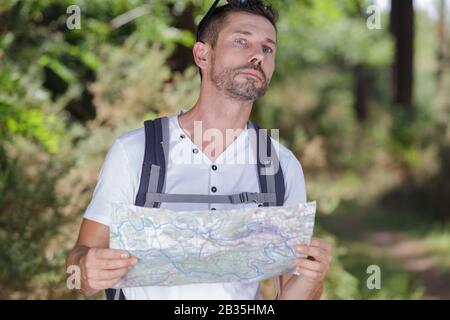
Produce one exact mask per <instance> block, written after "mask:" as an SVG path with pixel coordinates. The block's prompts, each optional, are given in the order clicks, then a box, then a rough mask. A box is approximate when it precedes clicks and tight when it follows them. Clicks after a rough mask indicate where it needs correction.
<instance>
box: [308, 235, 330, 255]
mask: <svg viewBox="0 0 450 320" xmlns="http://www.w3.org/2000/svg"><path fill="white" fill-rule="evenodd" d="M311 246H314V247H319V248H322V249H323V250H325V251H326V252H328V253H330V254H331V244H330V243H329V242H328V241H325V240H323V239H320V238H312V239H311Z"/></svg>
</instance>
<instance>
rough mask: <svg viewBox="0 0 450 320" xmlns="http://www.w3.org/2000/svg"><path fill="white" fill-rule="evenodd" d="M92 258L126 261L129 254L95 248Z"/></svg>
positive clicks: (123, 251)
mask: <svg viewBox="0 0 450 320" xmlns="http://www.w3.org/2000/svg"><path fill="white" fill-rule="evenodd" d="M92 250H94V251H93V253H94V256H95V257H96V258H97V259H128V258H129V257H130V253H129V252H127V251H125V250H119V249H109V248H95V249H92Z"/></svg>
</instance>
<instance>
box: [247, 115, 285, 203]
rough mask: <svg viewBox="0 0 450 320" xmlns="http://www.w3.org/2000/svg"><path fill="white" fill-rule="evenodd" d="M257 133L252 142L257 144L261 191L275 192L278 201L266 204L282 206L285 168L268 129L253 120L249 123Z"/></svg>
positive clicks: (257, 163)
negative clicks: (283, 168) (282, 166)
mask: <svg viewBox="0 0 450 320" xmlns="http://www.w3.org/2000/svg"><path fill="white" fill-rule="evenodd" d="M248 127H249V128H253V129H254V130H255V133H256V141H255V139H252V137H251V143H254V144H256V159H257V161H256V165H257V171H258V179H259V187H260V190H261V193H275V194H276V201H274V202H265V203H264V206H266V207H268V206H282V205H283V204H284V195H285V192H286V190H285V185H284V176H283V170H282V169H281V164H280V161H279V159H278V156H277V153H276V151H275V148H274V146H273V143H272V140H271V138H270V135H269V134H268V133H267V130H266V129H261V128H260V127H259V126H258V125H256V124H255V123H253V122H250V121H249V123H248Z"/></svg>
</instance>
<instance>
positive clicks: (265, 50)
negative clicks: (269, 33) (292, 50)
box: [263, 47, 273, 54]
mask: <svg viewBox="0 0 450 320" xmlns="http://www.w3.org/2000/svg"><path fill="white" fill-rule="evenodd" d="M263 52H264V53H265V54H271V53H272V52H273V50H272V48H269V47H264V48H263Z"/></svg>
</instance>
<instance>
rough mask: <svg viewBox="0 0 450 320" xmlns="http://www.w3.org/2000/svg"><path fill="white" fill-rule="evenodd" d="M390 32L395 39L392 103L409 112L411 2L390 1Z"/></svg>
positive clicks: (411, 74) (411, 89) (410, 85)
mask: <svg viewBox="0 0 450 320" xmlns="http://www.w3.org/2000/svg"><path fill="white" fill-rule="evenodd" d="M390 31H391V33H392V34H393V36H394V39H395V61H394V64H393V66H392V85H393V86H392V87H393V95H394V102H395V103H397V104H399V105H400V106H401V107H402V108H403V109H404V110H405V111H409V112H411V111H412V97H413V81H414V70H413V69H414V5H413V0H391V17H390Z"/></svg>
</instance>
